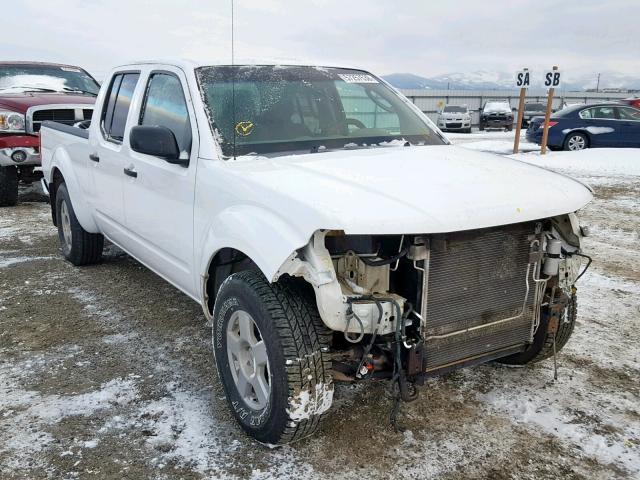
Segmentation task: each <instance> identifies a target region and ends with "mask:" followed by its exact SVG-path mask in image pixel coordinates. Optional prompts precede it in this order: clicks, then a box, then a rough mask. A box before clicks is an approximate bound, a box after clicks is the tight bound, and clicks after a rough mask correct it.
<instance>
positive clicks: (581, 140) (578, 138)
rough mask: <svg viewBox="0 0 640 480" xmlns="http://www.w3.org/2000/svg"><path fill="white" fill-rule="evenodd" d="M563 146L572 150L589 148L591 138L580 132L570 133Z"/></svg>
mask: <svg viewBox="0 0 640 480" xmlns="http://www.w3.org/2000/svg"><path fill="white" fill-rule="evenodd" d="M563 148H564V149H565V150H570V151H572V152H575V151H578V150H584V149H586V148H589V138H588V137H587V136H586V135H585V134H584V133H580V132H575V133H569V134H568V135H567V136H566V137H565V139H564V144H563Z"/></svg>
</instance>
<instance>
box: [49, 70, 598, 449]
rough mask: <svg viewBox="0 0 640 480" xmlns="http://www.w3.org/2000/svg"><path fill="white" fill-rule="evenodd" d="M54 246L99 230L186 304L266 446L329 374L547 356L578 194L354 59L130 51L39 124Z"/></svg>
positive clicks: (316, 412)
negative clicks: (72, 107)
mask: <svg viewBox="0 0 640 480" xmlns="http://www.w3.org/2000/svg"><path fill="white" fill-rule="evenodd" d="M41 143H42V145H41V149H42V160H43V171H44V176H45V182H46V186H47V188H48V191H49V194H50V198H51V206H52V215H53V221H54V224H55V225H57V226H58V232H59V237H60V242H61V246H62V252H63V254H64V256H65V257H66V258H67V259H68V260H69V261H70V262H72V263H73V264H75V265H84V264H88V263H96V262H98V261H99V260H100V258H101V254H102V248H103V242H104V238H105V237H106V238H107V239H108V240H110V241H111V242H113V243H114V244H116V245H118V246H119V247H121V248H122V249H123V250H125V251H126V252H128V253H129V254H130V255H132V256H133V257H135V258H136V259H137V260H139V261H140V262H141V263H143V264H144V265H146V266H147V267H149V268H150V269H151V270H153V271H154V272H156V273H157V274H159V275H161V276H162V277H163V278H164V279H166V280H167V281H168V282H170V283H172V284H173V285H175V286H176V287H177V288H179V289H180V290H182V291H183V292H184V293H185V294H187V295H189V296H190V297H192V298H193V299H194V300H195V301H197V302H199V303H200V304H201V305H202V308H203V310H204V312H205V315H206V316H207V318H208V319H211V320H212V323H213V347H214V352H215V357H216V364H217V367H218V372H219V375H220V379H221V383H222V384H223V386H224V389H225V392H226V395H227V398H228V400H229V405H230V408H231V409H232V411H233V413H234V415H235V417H236V419H237V420H238V422H239V423H240V425H241V426H242V427H243V428H244V430H245V431H246V432H248V433H249V434H250V435H252V436H253V437H254V438H256V439H257V440H259V441H261V442H265V443H270V444H280V443H286V442H290V441H294V440H297V439H299V438H302V437H304V436H307V435H309V434H311V433H312V432H313V431H314V430H315V428H316V427H317V425H318V421H319V419H320V417H321V416H322V415H323V414H324V413H325V412H326V411H327V410H328V409H329V407H330V406H331V402H332V396H333V379H334V377H335V378H339V379H341V380H349V381H364V380H368V379H371V378H389V379H390V380H391V382H392V384H393V385H395V386H396V387H397V391H398V395H399V396H400V398H401V399H403V400H411V399H413V398H415V385H417V384H420V383H421V382H422V381H423V380H424V378H426V377H428V376H431V375H437V374H440V373H442V372H445V371H448V370H451V369H454V368H459V367H461V366H464V365H469V364H475V363H480V362H486V361H489V360H494V359H499V361H502V362H504V363H510V364H520V365H522V364H526V363H529V362H532V361H537V360H539V359H542V358H546V357H548V356H549V355H550V354H551V352H552V348H551V345H552V344H554V347H555V349H554V350H553V351H557V350H559V349H560V348H561V347H562V346H563V345H564V343H565V342H566V341H567V339H568V337H569V335H570V333H571V330H572V329H573V325H574V322H575V311H576V310H575V301H576V290H575V286H574V284H575V282H576V280H577V278H578V276H579V272H578V269H579V268H580V264H581V259H582V258H583V256H584V254H583V253H581V238H582V234H583V232H582V230H581V229H580V226H579V224H578V219H577V217H576V215H575V212H576V211H577V210H579V209H580V208H582V207H583V206H584V205H586V204H587V203H588V202H589V201H590V200H591V198H592V192H591V191H590V189H589V188H588V187H586V186H585V185H583V184H581V183H580V182H578V181H576V180H574V179H571V178H569V177H566V176H563V175H559V174H556V173H552V172H550V171H547V170H544V169H541V168H537V167H534V166H530V165H528V164H524V163H521V162H518V161H516V160H512V159H508V158H503V157H498V156H494V155H489V154H484V153H479V152H472V151H469V150H463V149H459V148H456V147H454V146H451V145H450V144H449V142H448V141H447V140H446V138H445V137H444V136H443V135H442V134H441V132H440V131H439V130H438V129H437V128H436V127H435V125H434V124H433V123H432V122H431V121H430V120H429V119H428V118H427V117H426V116H425V115H424V114H423V113H422V112H421V111H420V110H419V109H417V108H416V107H415V106H414V105H413V104H412V103H411V102H410V101H408V100H407V99H406V98H404V97H403V96H401V95H400V94H399V93H398V92H397V91H396V90H394V89H393V88H391V87H390V86H388V85H387V84H386V83H385V82H384V81H383V80H381V79H379V78H378V77H376V76H374V75H372V74H370V73H368V72H364V71H361V70H354V69H348V68H329V67H315V66H293V65H286V66H283V65H239V66H238V65H237V66H229V65H204V64H195V63H190V62H170V63H154V62H149V63H144V62H142V63H136V64H131V65H124V66H121V67H117V68H115V69H114V70H113V71H112V72H111V74H110V76H109V78H108V79H107V81H105V82H104V84H103V85H102V88H101V90H100V93H99V95H98V97H97V101H96V106H95V111H94V114H93V118H92V120H91V125H90V127H89V128H88V130H81V129H79V128H74V127H70V126H67V125H61V124H56V123H53V122H45V123H44V124H43V126H42V130H41Z"/></svg>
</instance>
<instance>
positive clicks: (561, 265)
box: [276, 214, 590, 400]
mask: <svg viewBox="0 0 640 480" xmlns="http://www.w3.org/2000/svg"><path fill="white" fill-rule="evenodd" d="M585 233H586V232H585V230H584V229H581V228H580V226H579V224H578V219H577V216H576V215H575V214H568V215H562V216H558V217H553V218H549V219H544V220H539V221H533V222H524V223H519V224H513V225H506V226H500V227H490V228H483V229H477V230H469V231H462V232H451V233H436V234H403V235H346V234H345V233H344V232H342V231H331V230H322V231H317V232H316V233H315V234H314V235H313V237H312V239H311V241H310V242H309V243H308V244H307V245H306V246H305V247H303V248H302V249H300V250H298V251H296V252H294V253H293V254H292V255H291V256H290V257H289V258H288V259H287V261H286V262H285V263H284V264H283V265H282V267H281V268H280V270H279V271H278V273H277V275H276V277H279V276H280V275H284V274H288V275H292V276H299V277H304V278H305V279H306V281H307V282H309V283H310V284H311V285H312V286H313V287H314V291H315V294H316V301H317V306H318V310H319V313H320V316H321V317H322V320H323V321H324V323H325V324H326V325H327V327H329V328H330V329H331V330H333V331H335V332H339V333H336V334H335V335H334V345H333V351H334V353H333V358H334V371H335V376H336V378H338V379H340V378H342V379H343V380H352V381H354V380H358V379H365V378H392V379H393V380H394V382H397V385H398V387H399V388H398V391H399V395H400V396H401V397H402V398H403V399H404V400H411V399H412V398H415V389H414V388H413V387H412V385H413V384H420V383H422V382H423V380H424V379H425V378H426V377H427V376H432V375H437V374H442V373H444V372H447V371H449V370H452V369H456V368H460V367H462V366H466V365H472V364H477V363H483V362H487V361H490V360H495V359H498V358H504V357H507V358H509V356H513V355H517V354H519V353H521V352H524V351H526V350H527V349H529V348H531V346H532V344H533V342H534V337H535V335H536V333H537V332H538V329H539V328H541V325H543V326H544V328H546V329H548V331H550V332H553V330H552V329H553V328H557V324H558V323H559V322H562V321H565V320H566V316H567V313H566V312H567V306H568V304H569V303H570V301H571V298H572V297H573V296H574V295H575V282H576V281H577V279H578V278H579V277H580V276H581V275H582V273H584V270H583V271H582V273H580V271H581V269H582V267H581V266H582V263H583V259H584V258H585V255H584V254H582V252H581V241H582V237H583V236H584V235H585ZM586 258H588V257H586ZM589 262H590V259H589ZM587 267H588V265H587Z"/></svg>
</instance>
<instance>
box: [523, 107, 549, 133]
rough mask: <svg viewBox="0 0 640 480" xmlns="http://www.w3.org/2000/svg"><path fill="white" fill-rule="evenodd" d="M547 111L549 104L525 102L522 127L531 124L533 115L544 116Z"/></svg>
mask: <svg viewBox="0 0 640 480" xmlns="http://www.w3.org/2000/svg"><path fill="white" fill-rule="evenodd" d="M546 113H547V106H546V105H545V104H544V103H538V102H535V103H534V102H528V103H525V104H524V113H523V114H522V127H526V126H527V125H529V122H530V121H531V119H532V118H533V117H538V116H544V115H545V114H546Z"/></svg>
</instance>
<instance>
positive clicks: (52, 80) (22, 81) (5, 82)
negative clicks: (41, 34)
mask: <svg viewBox="0 0 640 480" xmlns="http://www.w3.org/2000/svg"><path fill="white" fill-rule="evenodd" d="M98 90H100V86H99V85H98V83H97V82H96V81H95V80H94V79H93V77H91V76H90V75H89V74H88V73H87V72H85V71H84V70H82V69H81V68H78V67H68V66H64V65H60V66H59V65H28V64H25V65H20V64H14V65H0V92H3V93H23V92H30V91H35V92H38V91H39V92H68V91H80V92H87V93H91V94H93V95H97V94H98Z"/></svg>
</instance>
